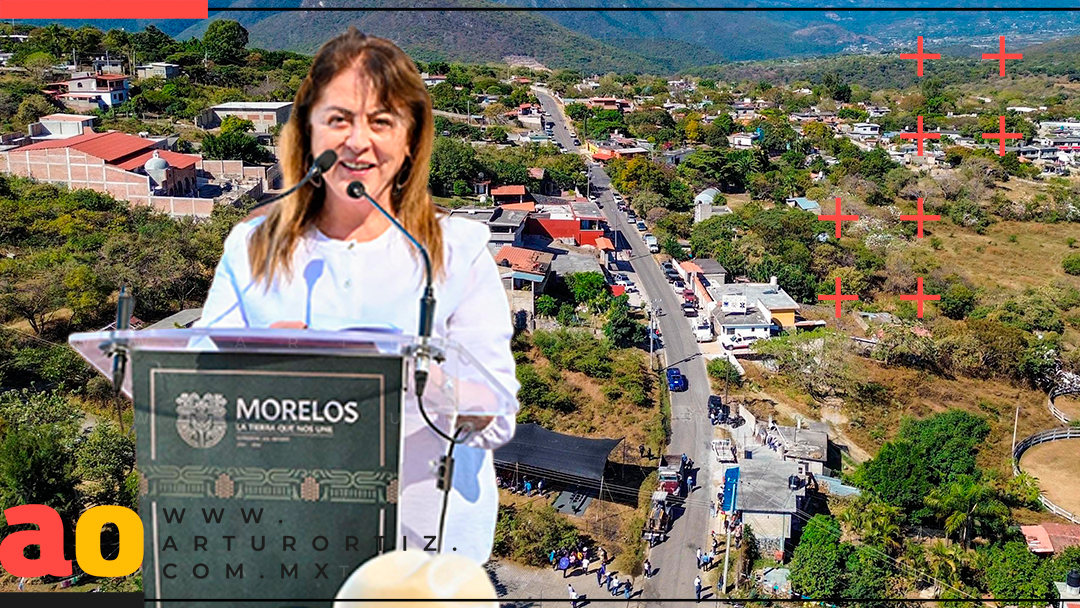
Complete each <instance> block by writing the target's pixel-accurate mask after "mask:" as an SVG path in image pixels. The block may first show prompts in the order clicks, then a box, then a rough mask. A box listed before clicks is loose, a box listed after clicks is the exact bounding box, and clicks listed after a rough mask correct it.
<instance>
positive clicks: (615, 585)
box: [607, 574, 619, 595]
mask: <svg viewBox="0 0 1080 608" xmlns="http://www.w3.org/2000/svg"><path fill="white" fill-rule="evenodd" d="M607 590H608V593H610V594H611V595H615V594H616V593H617V592H618V590H619V575H618V574H612V575H611V580H610V581H608V588H607Z"/></svg>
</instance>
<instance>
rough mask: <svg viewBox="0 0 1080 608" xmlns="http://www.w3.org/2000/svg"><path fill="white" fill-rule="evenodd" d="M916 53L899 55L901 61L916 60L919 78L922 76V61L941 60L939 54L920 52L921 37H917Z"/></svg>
mask: <svg viewBox="0 0 1080 608" xmlns="http://www.w3.org/2000/svg"><path fill="white" fill-rule="evenodd" d="M918 45H919V46H918V50H919V52H918V53H901V54H900V58H901V59H918V60H919V71H918V74H919V76H922V68H923V60H924V59H941V54H940V53H923V52H922V36H919V42H918Z"/></svg>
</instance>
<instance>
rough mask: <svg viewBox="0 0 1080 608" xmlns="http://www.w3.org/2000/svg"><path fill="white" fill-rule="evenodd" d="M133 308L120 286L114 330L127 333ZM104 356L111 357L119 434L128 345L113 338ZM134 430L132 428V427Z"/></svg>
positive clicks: (125, 292)
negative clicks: (121, 394)
mask: <svg viewBox="0 0 1080 608" xmlns="http://www.w3.org/2000/svg"><path fill="white" fill-rule="evenodd" d="M134 308H135V298H133V297H132V296H131V294H130V293H128V288H127V284H126V283H125V284H123V285H121V286H120V297H119V298H117V301H116V329H115V331H127V330H128V329H130V328H131V312H132V310H134ZM106 354H108V355H110V356H112V389H113V399H114V403H115V405H116V421H117V422H118V423H120V432H121V433H123V432H124V415H123V408H122V407H121V399H120V390H121V389H122V388H123V386H124V373H125V372H126V371H127V360H128V354H129V353H128V344H127V339H126V338H113V340H112V341H111V342H109V343H107V345H106ZM132 428H134V427H132Z"/></svg>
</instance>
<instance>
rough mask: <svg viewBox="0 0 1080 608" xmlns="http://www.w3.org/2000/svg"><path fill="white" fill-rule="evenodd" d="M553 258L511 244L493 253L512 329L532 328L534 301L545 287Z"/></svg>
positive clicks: (543, 252)
mask: <svg viewBox="0 0 1080 608" xmlns="http://www.w3.org/2000/svg"><path fill="white" fill-rule="evenodd" d="M554 259H555V256H554V255H553V254H551V253H548V252H546V251H537V250H535V249H528V248H525V247H515V246H513V245H503V246H502V248H501V249H499V250H498V251H497V252H496V253H495V264H496V266H498V268H499V277H500V278H501V279H502V283H503V289H504V290H505V291H506V299H507V300H509V302H510V314H511V318H512V319H513V321H514V326H515V327H518V328H521V329H524V328H532V327H533V326H534V323H533V320H534V318H535V307H536V298H537V297H539V296H540V294H542V293H544V290H545V289H546V288H547V284H548V279H549V278H550V277H551V275H552V271H551V264H552V261H553V260H554Z"/></svg>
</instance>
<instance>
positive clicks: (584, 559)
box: [581, 553, 589, 574]
mask: <svg viewBox="0 0 1080 608" xmlns="http://www.w3.org/2000/svg"><path fill="white" fill-rule="evenodd" d="M581 568H582V574H588V573H589V554H588V553H586V554H585V555H584V556H583V557H582V558H581Z"/></svg>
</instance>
